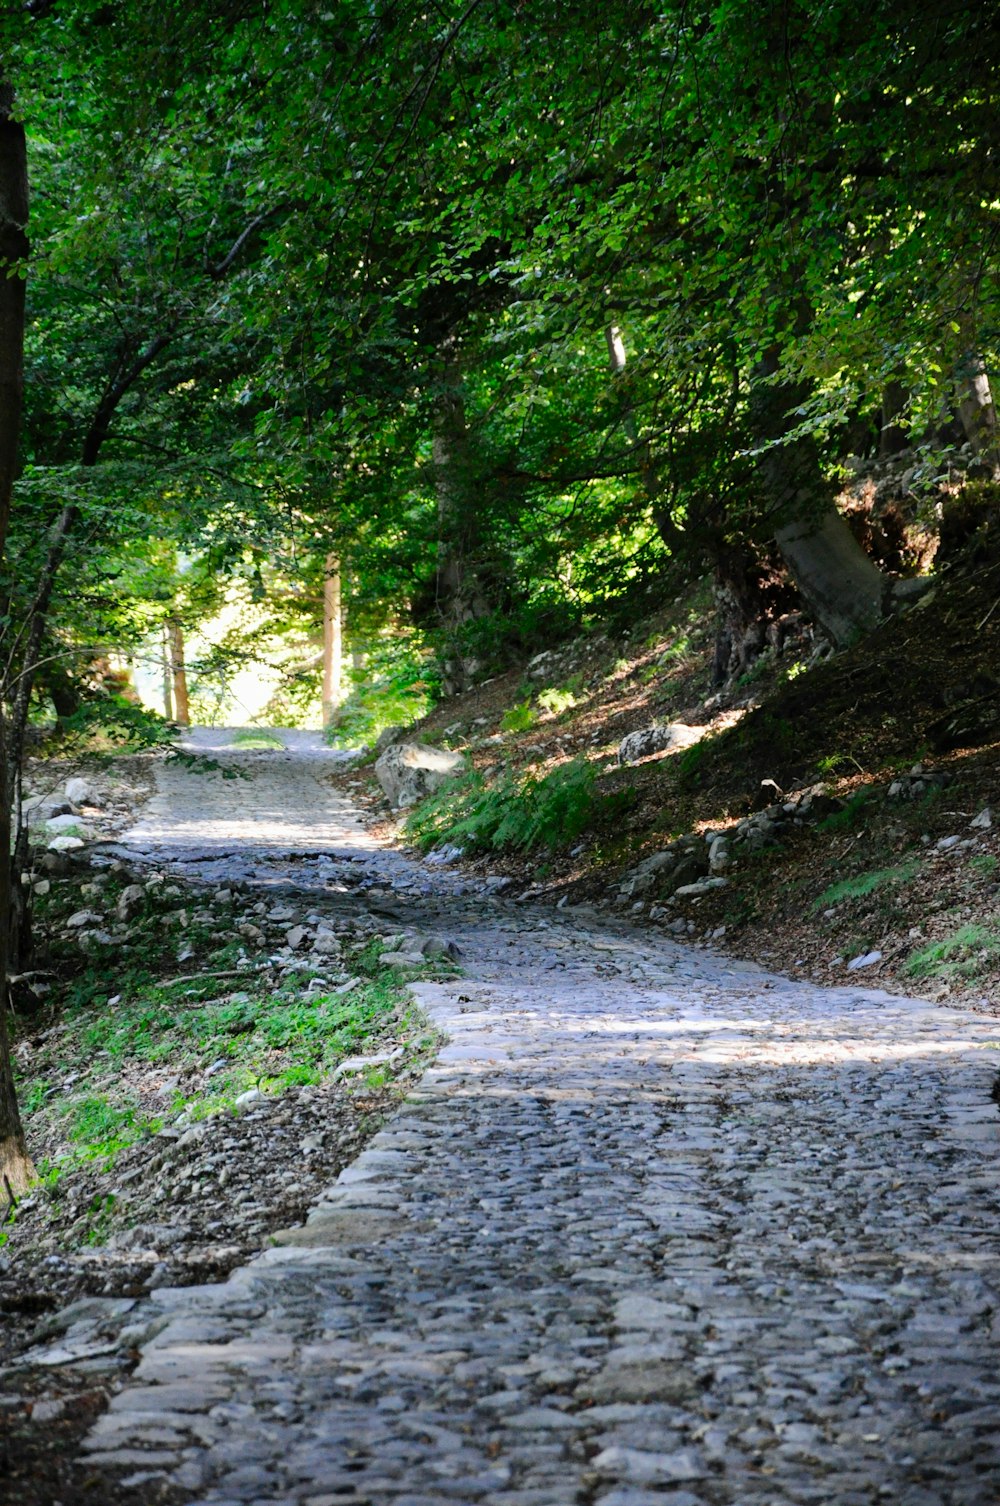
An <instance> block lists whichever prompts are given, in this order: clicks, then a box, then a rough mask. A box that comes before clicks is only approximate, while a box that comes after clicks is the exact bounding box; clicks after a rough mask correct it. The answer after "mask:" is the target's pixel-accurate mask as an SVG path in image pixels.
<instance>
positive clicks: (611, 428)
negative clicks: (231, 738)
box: [0, 0, 1000, 694]
mask: <svg viewBox="0 0 1000 1506" xmlns="http://www.w3.org/2000/svg"><path fill="white" fill-rule="evenodd" d="M996 32H997V25H996V21H995V19H994V18H993V17H992V15H991V13H990V12H989V11H988V9H987V8H969V9H962V8H959V9H957V10H956V9H955V8H954V7H945V6H943V5H942V6H938V5H935V4H927V3H914V4H909V5H907V4H903V5H900V4H898V3H895V0H894V3H892V4H888V3H875V4H874V5H866V6H863V7H862V6H860V5H858V4H857V3H854V0H840V3H829V4H824V5H822V6H814V5H808V6H807V5H785V4H782V5H780V6H779V5H768V4H764V5H760V4H756V3H753V4H752V3H749V0H746V3H743V0H737V3H734V4H727V5H718V6H702V7H698V6H691V5H689V4H682V5H672V6H666V7H661V8H659V9H650V8H648V7H641V6H635V5H632V4H611V5H609V6H604V7H600V8H599V9H594V10H581V8H580V7H578V6H575V5H570V4H566V3H555V4H547V5H544V6H541V5H527V6H511V5H505V4H485V3H482V0H478V3H477V0H473V3H469V4H466V5H454V6H451V5H448V4H446V3H445V4H435V5H434V6H432V7H424V6H418V5H412V4H406V3H404V4H387V5H384V6H375V7H373V6H369V5H367V4H365V5H360V4H353V3H340V4H337V5H336V6H332V7H331V6H328V5H318V4H307V5H300V4H296V5H291V4H281V3H272V4H266V5H265V4H247V3H210V0H195V3H193V4H185V5H179V4H172V3H168V4H157V5H155V6H154V5H152V4H151V3H145V0H137V3H134V4H129V5H121V4H98V3H94V0H89V3H80V0H55V3H45V0H34V3H31V4H28V5H26V6H24V7H22V8H20V9H15V10H11V9H8V10H7V11H6V12H5V15H4V17H3V19H2V21H0V49H2V57H3V66H4V76H5V78H6V81H7V86H8V88H9V89H10V90H11V91H12V97H13V114H14V116H15V117H16V119H17V120H18V121H21V122H23V125H24V129H25V132H26V136H27V154H28V156H27V162H28V179H29V184H30V196H31V217H30V222H29V226H28V230H29V236H30V251H29V252H28V255H27V258H26V259H25V258H23V257H22V258H20V259H18V260H16V261H14V260H12V261H11V263H10V265H9V269H8V270H9V273H10V274H11V275H12V276H14V277H17V278H22V277H24V278H26V288H27V300H28V303H27V325H26V340H27V344H26V357H25V360H26V366H25V394H26V397H25V415H24V428H23V436H22V439H21V446H20V456H21V460H20V471H19V478H18V481H17V491H16V506H15V510H14V522H13V529H12V533H11V536H10V540H9V561H10V563H9V567H8V575H7V581H8V585H7V590H8V593H9V597H10V613H11V615H12V617H13V618H17V617H18V616H19V615H20V616H23V615H24V614H25V613H28V612H29V611H30V609H31V603H32V600H33V597H34V594H36V592H37V587H36V585H35V582H36V581H37V579H38V577H39V572H40V571H41V570H42V566H43V561H44V558H45V556H46V554H47V552H48V551H50V550H51V547H52V537H53V532H52V531H53V530H54V529H55V530H57V532H58V531H59V528H60V519H62V530H61V535H60V537H61V538H62V543H61V545H60V549H61V552H62V553H65V563H64V564H62V565H61V568H60V571H59V573H58V574H57V576H56V579H55V581H54V584H53V588H52V593H51V601H50V602H49V603H47V606H46V618H47V621H46V626H45V632H44V637H45V647H46V652H45V653H39V658H44V659H45V660H46V661H47V663H50V664H52V665H53V666H54V668H53V669H52V671H51V673H49V674H48V676H46V675H44V674H43V675H42V677H41V678H42V681H43V682H44V683H46V684H47V686H48V692H49V694H51V693H52V691H53V690H55V691H56V692H58V690H59V685H58V683H57V682H58V681H59V680H60V677H63V678H68V679H70V680H73V679H74V678H77V679H79V678H80V674H81V666H86V665H87V664H88V663H90V662H92V660H93V657H94V652H93V651H94V650H95V649H97V648H98V647H99V646H100V645H101V644H106V643H109V642H113V643H114V644H115V645H116V646H117V647H118V648H125V649H127V648H128V647H130V646H137V645H139V644H140V643H141V642H142V641H144V640H146V639H148V637H149V635H150V633H151V632H155V629H156V627H157V625H158V623H159V622H161V621H163V620H165V619H166V618H168V617H170V616H172V615H177V614H178V613H179V614H181V615H182V616H183V617H184V618H185V620H186V621H187V622H188V623H189V624H191V625H194V624H195V623H196V622H197V621H198V620H199V619H201V618H204V617H205V616H206V615H208V614H210V613H211V612H212V611H214V610H216V609H217V608H218V605H219V601H220V598H221V595H222V594H224V592H225V589H226V582H232V581H238V582H240V583H241V584H242V587H243V589H244V590H245V592H246V593H247V595H248V596H249V597H253V596H256V597H257V598H261V597H264V596H270V597H271V598H272V600H273V602H274V610H275V613H276V614H277V616H279V617H282V618H283V620H285V621H286V622H290V621H292V620H294V621H295V622H297V623H299V624H300V625H302V626H303V627H304V628H308V627H309V625H310V624H311V625H312V626H313V627H315V625H316V621H317V614H318V613H319V611H320V603H321V597H322V580H323V577H324V573H325V571H326V569H327V565H328V561H329V560H330V559H331V557H335V558H336V559H337V560H338V561H341V560H342V561H344V564H345V569H346V570H347V572H348V577H347V579H348V588H347V591H346V596H347V597H348V610H349V613H350V614H351V617H352V620H354V621H355V622H356V624H357V625H358V629H359V630H362V629H365V628H368V629H371V628H373V627H376V626H378V625H380V624H384V623H386V622H390V621H399V620H402V619H405V620H413V621H416V622H417V623H419V624H420V625H422V626H423V627H425V628H431V629H433V630H435V631H437V632H438V633H439V635H440V634H443V635H444V636H445V638H446V639H448V640H450V641H451V643H452V651H451V653H450V657H449V653H448V651H447V650H445V659H446V662H447V663H448V664H450V666H451V668H450V671H449V675H446V679H448V678H449V676H450V680H451V682H453V683H454V684H461V683H463V680H464V679H465V678H466V676H467V674H468V673H469V672H470V666H471V667H472V668H474V665H475V662H476V661H477V659H478V660H479V661H480V662H481V660H482V650H483V644H484V643H488V642H497V641H499V640H501V639H504V638H505V637H506V638H507V639H509V640H510V641H512V642H514V643H517V642H522V643H528V642H530V640H531V637H532V633H534V634H535V635H536V636H537V634H538V633H539V632H542V633H543V634H544V633H549V632H551V631H553V630H555V631H559V630H562V629H563V628H565V627H566V626H568V625H571V624H572V623H573V622H577V621H579V620H580V618H581V617H582V616H583V615H585V614H587V613H592V612H594V611H601V610H604V609H606V608H607V607H608V605H609V604H611V603H613V602H615V601H619V600H621V599H622V598H623V597H627V596H628V594H629V593H630V592H632V593H635V592H636V591H640V592H645V593H649V592H653V593H654V594H655V592H656V590H657V589H661V588H662V582H663V581H664V579H669V580H671V581H675V580H676V579H677V578H678V577H679V576H680V577H683V576H690V575H691V574H694V573H698V572H702V571H704V570H705V569H706V568H707V569H711V570H713V571H715V572H716V574H717V576H718V577H719V579H720V580H721V581H722V582H723V584H726V583H728V584H729V585H734V583H735V586H736V587H738V589H737V590H736V591H735V597H739V598H740V599H741V601H742V608H741V609H742V611H743V613H744V615H745V616H748V617H752V616H753V615H754V614H759V613H760V612H761V611H764V612H766V611H767V610H768V607H767V594H766V590H765V586H764V583H765V581H766V580H767V579H768V578H769V576H770V575H772V574H773V570H774V568H775V566H776V565H777V567H778V568H779V569H780V568H781V563H782V560H783V562H784V564H785V565H787V566H788V567H790V569H791V571H792V573H793V575H794V577H795V579H796V581H797V583H798V585H799V587H800V588H801V589H802V591H803V592H804V594H805V596H806V599H807V603H808V604H809V605H810V607H811V609H812V610H813V612H814V614H815V615H817V616H818V618H819V620H820V622H821V625H822V626H823V627H824V628H825V629H826V631H827V632H828V634H829V635H830V636H832V637H833V638H834V640H835V641H844V640H846V639H847V638H849V637H850V636H851V635H852V634H853V633H855V632H857V631H858V630H859V629H866V628H868V627H871V626H872V625H873V623H874V622H875V621H876V620H877V619H878V617H879V616H880V615H881V613H882V610H883V607H884V604H885V597H884V589H885V588H884V582H883V581H882V579H881V577H877V576H876V573H875V572H874V567H870V566H869V564H868V562H867V561H866V560H864V559H863V558H861V557H860V551H858V550H857V549H854V548H852V547H851V545H850V544H849V543H846V542H845V537H844V531H843V530H840V531H838V529H837V527H836V524H835V522H834V514H833V509H832V502H831V499H832V497H833V495H834V492H835V491H836V484H837V474H838V472H837V467H838V466H841V465H842V463H843V461H844V458H845V456H847V455H848V454H850V455H855V456H860V457H862V458H864V457H865V456H874V455H878V454H879V452H880V451H881V452H882V453H883V454H884V453H886V452H887V451H891V450H892V449H893V447H895V448H896V449H906V450H908V451H909V452H910V453H911V455H912V459H913V463H914V466H915V467H916V469H917V471H918V472H919V475H918V480H919V477H920V476H926V477H928V478H931V479H932V480H933V479H934V478H936V477H938V476H940V475H941V474H942V471H946V470H947V468H948V466H949V464H960V465H963V466H965V467H966V468H967V467H968V465H969V464H970V463H973V462H976V463H979V464H980V465H984V466H985V467H986V470H987V471H989V470H990V468H991V467H992V466H993V465H994V464H995V460H996V453H995V450H996V440H995V417H994V414H993V409H992V404H991V399H990V393H989V387H988V375H987V373H988V371H989V369H990V368H991V366H992V365H993V364H994V362H995V358H996V351H997V327H998V326H997V294H996V276H995V272H996V255H997V246H996V241H997V222H998V210H1000V192H998V185H997V140H996V135H997V113H996V109H995V101H994V87H995V64H994V61H993V60H994V59H995V57H996V55H997V46H996V42H997V36H996ZM970 457H971V458H970ZM803 534H806V535H807V536H809V537H810V538H811V544H809V546H808V547H804V546H803V544H802V536H803ZM775 540H777V546H776V545H775ZM817 541H820V543H819V544H818V543H817ZM181 572H183V578H182V576H181ZM730 599H735V598H734V593H733V592H732V591H731V592H730Z"/></svg>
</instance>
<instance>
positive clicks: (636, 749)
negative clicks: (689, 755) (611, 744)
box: [618, 722, 708, 763]
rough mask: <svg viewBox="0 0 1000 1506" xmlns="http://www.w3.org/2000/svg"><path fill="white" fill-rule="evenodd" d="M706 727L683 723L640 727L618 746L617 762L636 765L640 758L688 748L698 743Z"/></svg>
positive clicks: (706, 729)
mask: <svg viewBox="0 0 1000 1506" xmlns="http://www.w3.org/2000/svg"><path fill="white" fill-rule="evenodd" d="M707 731H708V728H707V727H689V726H688V725H687V724H686V723H685V722H670V723H668V725H667V726H665V727H642V728H641V729H640V730H639V731H638V732H630V733H629V734H628V736H627V737H623V738H622V740H621V742H620V743H619V744H618V762H619V763H636V762H637V761H638V760H639V759H640V758H649V756H650V755H651V754H652V753H666V752H668V751H671V750H674V751H676V749H678V748H689V747H690V746H691V744H692V743H696V742H700V741H701V739H702V738H703V737H704V736H705V733H706V732H707Z"/></svg>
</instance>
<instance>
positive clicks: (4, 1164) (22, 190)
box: [0, 77, 35, 1208]
mask: <svg viewBox="0 0 1000 1506" xmlns="http://www.w3.org/2000/svg"><path fill="white" fill-rule="evenodd" d="M13 109H14V94H13V90H12V89H11V87H10V85H9V84H8V83H7V81H6V79H4V78H2V77H0V558H2V553H3V546H4V543H5V542H6V537H7V523H8V520H9V518H10V505H11V495H12V491H13V486H14V479H15V476H16V474H17V456H18V441H19V438H20V429H21V404H22V400H23V392H24V280H23V278H22V277H21V276H20V275H19V273H18V272H17V271H14V270H13V269H14V268H15V266H16V265H17V264H19V263H21V262H23V261H24V259H25V257H26V256H27V253H28V239H27V234H26V226H27V222H28V169H27V157H26V152H25V142H24V130H23V128H22V126H21V125H20V124H19V123H18V121H16V120H15V119H14V116H13ZM9 753H10V750H9V747H8V736H7V724H6V718H5V717H4V715H3V712H2V709H0V1206H2V1207H4V1208H6V1206H7V1200H8V1198H10V1197H11V1196H13V1194H15V1193H19V1192H22V1191H23V1190H24V1188H25V1187H26V1186H27V1185H28V1184H29V1183H30V1182H31V1181H33V1180H34V1177H35V1168H34V1166H33V1165H32V1162H31V1157H30V1156H29V1155H28V1150H27V1146H26V1144H25V1139H24V1127H23V1125H22V1123H21V1114H20V1110H19V1108H18V1104H17V1092H16V1089H15V1087H14V1071H13V1063H12V1061H11V1052H10V1035H9V1030H8V1024H7V1013H8V997H9V994H8V986H7V975H8V960H9V959H8V943H9V936H10V884H11V862H10V802H9V799H8V795H9V792H10V788H11V779H10V771H9V767H8V765H7V760H8V758H9Z"/></svg>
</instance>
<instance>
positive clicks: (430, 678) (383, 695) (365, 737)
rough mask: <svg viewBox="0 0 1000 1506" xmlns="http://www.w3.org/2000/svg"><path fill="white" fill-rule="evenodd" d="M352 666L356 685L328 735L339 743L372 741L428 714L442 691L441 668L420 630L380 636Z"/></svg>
mask: <svg viewBox="0 0 1000 1506" xmlns="http://www.w3.org/2000/svg"><path fill="white" fill-rule="evenodd" d="M363 657H364V663H363V665H362V666H361V667H360V668H357V669H354V668H352V670H351V672H350V678H351V683H352V685H353V687H354V688H353V690H352V691H351V694H350V695H349V696H348V698H347V700H346V701H345V702H344V704H343V706H342V707H341V710H340V715H339V716H338V717H337V720H336V723H335V724H334V726H333V727H331V728H328V729H327V734H326V736H327V740H328V741H329V742H331V743H333V744H335V745H336V746H338V747H354V748H356V747H360V746H361V745H363V744H367V745H368V746H371V745H372V744H373V743H374V742H376V740H377V739H378V736H379V734H380V733H381V732H384V731H385V730H386V728H388V727H397V726H398V727H409V726H410V725H411V724H412V723H413V722H416V721H419V720H420V718H421V717H423V716H426V715H427V713H428V712H429V711H430V710H431V707H432V706H433V705H434V702H435V701H436V700H437V698H438V696H439V695H440V692H441V681H440V672H439V670H438V668H437V665H436V663H435V661H434V659H433V657H432V654H431V650H430V648H429V646H428V645H427V643H426V640H425V639H424V638H422V637H420V636H419V635H409V636H402V637H386V638H382V639H379V640H378V641H377V642H376V643H375V644H374V645H373V646H372V647H371V648H370V649H369V650H368V652H367V653H366V654H365V655H364V656H363Z"/></svg>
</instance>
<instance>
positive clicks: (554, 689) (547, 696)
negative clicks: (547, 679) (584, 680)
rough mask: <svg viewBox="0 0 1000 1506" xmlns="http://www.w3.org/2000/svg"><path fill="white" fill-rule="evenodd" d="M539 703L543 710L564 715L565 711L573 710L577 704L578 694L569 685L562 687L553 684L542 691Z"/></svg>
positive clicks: (555, 714)
mask: <svg viewBox="0 0 1000 1506" xmlns="http://www.w3.org/2000/svg"><path fill="white" fill-rule="evenodd" d="M538 704H539V706H541V708H542V710H543V711H548V712H550V713H551V714H552V716H562V715H563V713H564V712H566V711H572V710H573V707H574V706H575V705H576V696H575V695H574V694H573V692H572V690H571V689H570V688H569V687H568V686H565V687H563V688H562V689H560V688H559V687H558V686H556V685H553V686H550V687H549V689H547V690H543V691H542V692H541V693H540V695H539V697H538Z"/></svg>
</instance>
